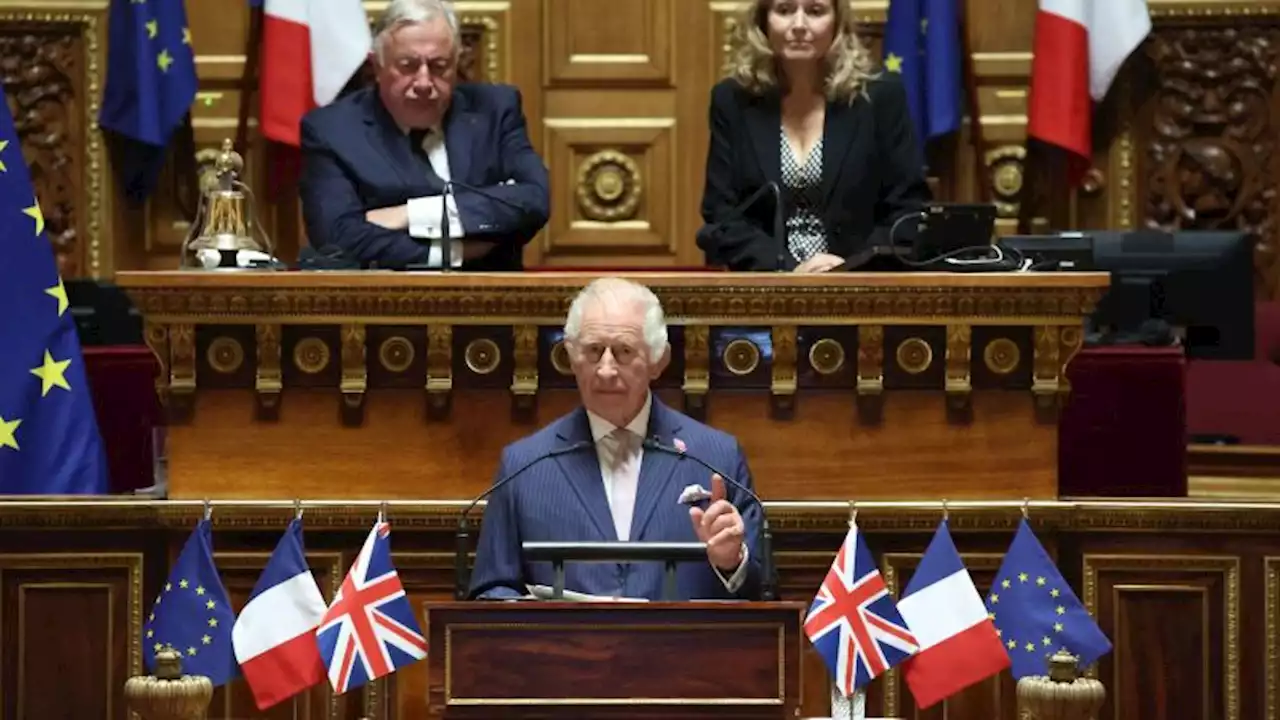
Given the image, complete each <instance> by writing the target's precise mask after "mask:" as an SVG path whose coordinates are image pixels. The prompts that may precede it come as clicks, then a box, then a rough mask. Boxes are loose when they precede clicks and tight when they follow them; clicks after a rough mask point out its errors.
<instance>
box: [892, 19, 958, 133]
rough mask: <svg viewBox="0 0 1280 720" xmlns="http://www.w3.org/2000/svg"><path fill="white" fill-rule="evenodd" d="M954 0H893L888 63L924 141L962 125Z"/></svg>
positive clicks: (917, 131)
mask: <svg viewBox="0 0 1280 720" xmlns="http://www.w3.org/2000/svg"><path fill="white" fill-rule="evenodd" d="M957 13H958V8H957V7H956V0H889V12H888V17H887V19H886V22H885V27H884V69H885V70H887V71H889V72H891V73H897V74H898V75H900V76H901V78H902V84H903V87H904V88H905V89H906V91H907V105H908V106H909V107H910V109H911V119H912V121H913V122H914V123H915V130H916V140H917V141H918V142H919V143H921V144H922V145H923V144H924V143H925V142H926V141H928V140H930V139H932V138H935V137H939V136H942V135H947V134H950V133H953V132H956V131H957V130H959V129H960V115H961V103H960V94H961V93H960V91H961V76H960V69H961V67H962V63H961V61H962V59H963V58H962V56H961V52H960V17H959V15H958V14H957Z"/></svg>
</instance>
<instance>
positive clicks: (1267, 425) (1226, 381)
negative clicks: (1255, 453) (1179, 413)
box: [1187, 301, 1280, 445]
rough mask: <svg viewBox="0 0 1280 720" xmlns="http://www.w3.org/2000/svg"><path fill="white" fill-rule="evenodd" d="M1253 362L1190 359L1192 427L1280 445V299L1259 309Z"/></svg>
mask: <svg viewBox="0 0 1280 720" xmlns="http://www.w3.org/2000/svg"><path fill="white" fill-rule="evenodd" d="M1255 325H1256V328H1257V330H1256V335H1255V345H1256V349H1255V351H1254V358H1253V360H1238V361H1237V360H1190V361H1188V363H1187V431H1188V432H1189V433H1190V434H1191V435H1192V436H1193V437H1195V436H1199V435H1227V436H1232V437H1234V438H1236V440H1237V441H1238V442H1239V443H1241V444H1243V445H1280V302H1276V301H1271V302H1261V303H1258V305H1257V307H1256V309H1255Z"/></svg>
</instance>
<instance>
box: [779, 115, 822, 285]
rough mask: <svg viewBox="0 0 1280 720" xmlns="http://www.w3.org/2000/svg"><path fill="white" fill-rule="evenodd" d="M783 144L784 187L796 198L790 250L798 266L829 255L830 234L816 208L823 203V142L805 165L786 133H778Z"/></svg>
mask: <svg viewBox="0 0 1280 720" xmlns="http://www.w3.org/2000/svg"><path fill="white" fill-rule="evenodd" d="M778 136H779V142H780V143H782V152H781V158H782V184H783V185H784V186H786V187H787V188H788V189H789V190H790V191H791V195H792V197H793V198H795V206H796V208H795V212H794V213H792V214H791V216H790V217H788V218H787V247H788V249H790V250H791V255H792V256H793V257H795V259H796V261H797V262H804V261H805V260H808V259H809V258H810V257H812V256H814V255H816V254H817V253H821V252H826V251H827V231H826V228H824V227H823V225H822V218H821V217H819V215H818V212H817V210H816V208H818V207H819V206H820V204H821V202H822V198H821V197H820V193H821V192H822V138H818V142H817V144H816V145H814V146H813V149H812V150H810V151H809V157H807V158H805V160H804V164H803V165H802V164H801V163H800V160H799V159H798V158H797V157H796V155H795V152H794V151H792V149H791V143H789V142H787V133H786V132H785V131H782V130H780V131H779V132H778Z"/></svg>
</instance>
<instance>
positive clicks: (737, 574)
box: [711, 543, 751, 593]
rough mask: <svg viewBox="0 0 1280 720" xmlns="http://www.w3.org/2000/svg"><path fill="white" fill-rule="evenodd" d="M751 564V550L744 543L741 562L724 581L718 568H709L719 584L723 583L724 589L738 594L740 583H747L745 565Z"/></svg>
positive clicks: (713, 566)
mask: <svg viewBox="0 0 1280 720" xmlns="http://www.w3.org/2000/svg"><path fill="white" fill-rule="evenodd" d="M750 562H751V550H750V548H748V547H747V544H746V543H743V544H742V562H740V563H738V569H737V570H734V571H733V575H731V576H729V579H728V580H726V579H725V577H724V573H722V572H720V568H718V567H716V566H715V565H712V566H711V569H712V570H715V571H716V577H718V578H720V582H722V583H724V589H725V590H728V591H729V592H731V593H736V592H738V589H739V588H741V587H742V583H744V582H746V581H747V565H748V564H749V563H750Z"/></svg>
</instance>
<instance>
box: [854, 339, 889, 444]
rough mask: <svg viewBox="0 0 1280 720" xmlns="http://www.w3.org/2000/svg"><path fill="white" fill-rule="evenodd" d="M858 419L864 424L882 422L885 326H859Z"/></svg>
mask: <svg viewBox="0 0 1280 720" xmlns="http://www.w3.org/2000/svg"><path fill="white" fill-rule="evenodd" d="M857 393H858V394H857V403H858V417H859V419H861V420H862V422H864V423H868V424H874V423H877V422H879V421H880V415H881V409H882V408H883V403H884V395H883V394H884V326H883V325H859V326H858V383H857Z"/></svg>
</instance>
